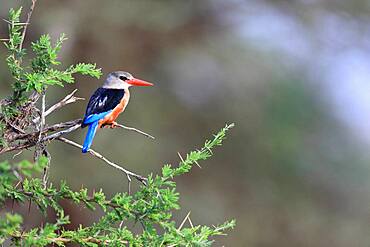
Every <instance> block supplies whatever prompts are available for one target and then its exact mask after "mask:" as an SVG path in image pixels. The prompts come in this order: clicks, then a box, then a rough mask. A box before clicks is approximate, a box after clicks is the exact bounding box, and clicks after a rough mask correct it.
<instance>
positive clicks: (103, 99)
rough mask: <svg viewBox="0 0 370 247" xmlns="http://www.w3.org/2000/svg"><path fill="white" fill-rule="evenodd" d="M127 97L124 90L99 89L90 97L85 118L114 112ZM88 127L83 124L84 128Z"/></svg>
mask: <svg viewBox="0 0 370 247" xmlns="http://www.w3.org/2000/svg"><path fill="white" fill-rule="evenodd" d="M124 95H125V90H124V89H112V88H102V87H100V88H98V89H97V90H96V91H95V92H94V94H93V95H92V96H91V97H90V100H89V103H88V104H87V108H86V113H85V117H84V120H85V118H86V117H88V116H90V115H93V114H99V113H103V112H107V111H110V110H113V109H114V108H115V107H116V106H117V105H118V104H119V103H120V101H121V100H122V98H123V96H124ZM85 126H86V125H84V124H82V127H85Z"/></svg>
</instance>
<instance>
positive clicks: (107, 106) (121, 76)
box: [81, 71, 153, 153]
mask: <svg viewBox="0 0 370 247" xmlns="http://www.w3.org/2000/svg"><path fill="white" fill-rule="evenodd" d="M131 86H153V84H152V83H150V82H147V81H143V80H140V79H137V78H135V77H133V76H132V75H131V74H130V73H128V72H124V71H115V72H112V73H109V74H108V76H107V79H106V80H105V82H104V84H103V86H102V87H99V88H98V89H97V90H96V91H95V92H94V94H93V95H92V96H91V97H90V100H89V103H88V104H87V107H86V113H85V116H84V119H83V120H82V124H81V127H82V128H84V127H86V126H88V130H87V134H86V137H85V141H84V144H83V147H82V153H86V152H87V151H88V150H89V148H90V147H91V144H92V141H93V139H94V136H95V133H96V130H97V128H102V127H106V126H109V127H111V128H114V127H116V125H117V122H115V120H116V118H117V117H118V116H119V114H121V113H122V112H123V111H124V110H125V108H126V106H127V104H128V102H129V100H130V92H129V90H128V89H129V87H131Z"/></svg>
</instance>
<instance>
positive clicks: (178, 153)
mask: <svg viewBox="0 0 370 247" xmlns="http://www.w3.org/2000/svg"><path fill="white" fill-rule="evenodd" d="M177 155H178V156H179V157H180V160H181V162H182V163H185V161H184V159H183V158H182V156H181V154H180V152H177Z"/></svg>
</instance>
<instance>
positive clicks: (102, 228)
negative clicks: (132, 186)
mask: <svg viewBox="0 0 370 247" xmlns="http://www.w3.org/2000/svg"><path fill="white" fill-rule="evenodd" d="M231 127H233V125H227V126H226V127H225V128H223V129H222V130H221V131H220V132H218V133H217V134H216V135H215V136H214V138H213V139H212V140H210V141H206V143H205V145H204V146H203V147H202V148H201V149H200V150H196V151H192V152H190V153H189V154H188V155H187V156H186V159H185V160H183V161H181V162H180V163H179V165H178V166H177V167H172V166H171V165H165V166H164V167H163V168H162V174H161V175H156V176H154V175H150V176H149V178H148V181H147V185H146V186H144V185H142V186H141V187H140V189H139V190H138V191H137V192H136V193H135V194H133V195H128V194H127V193H117V194H116V195H114V196H113V197H112V198H111V199H110V200H109V199H107V198H106V196H105V194H104V193H103V191H101V190H100V191H95V192H92V193H91V192H89V191H88V190H87V189H86V188H82V189H80V190H79V191H73V190H72V189H70V188H69V186H68V185H67V184H66V183H65V182H61V183H60V185H59V186H58V187H55V186H53V185H49V186H47V187H45V186H44V185H43V183H42V180H41V179H39V178H35V177H31V175H32V174H34V173H38V172H40V171H42V170H43V168H44V167H45V166H46V163H47V160H46V158H45V157H41V158H40V160H39V161H38V162H36V163H34V164H33V163H30V162H27V161H23V162H21V163H18V164H16V165H10V164H9V163H8V162H2V163H0V201H1V202H5V200H14V201H17V202H27V201H30V202H32V203H34V204H36V205H37V206H38V208H39V209H40V210H41V212H43V213H44V214H46V212H47V209H48V208H52V209H53V210H54V211H55V212H56V213H57V215H58V219H57V222H56V223H54V224H46V225H45V226H44V227H39V228H35V229H31V230H30V231H27V232H25V231H22V230H21V223H22V218H21V217H20V216H19V215H16V214H14V215H11V214H7V215H6V216H5V218H3V219H1V220H0V242H1V241H5V239H8V238H10V239H12V241H13V244H17V243H19V242H20V241H22V244H23V245H24V246H46V245H48V244H52V243H54V244H56V245H58V246H65V244H67V243H69V242H75V243H78V244H80V245H83V246H101V245H109V246H122V245H127V244H128V245H129V246H210V245H211V244H212V240H210V237H212V236H217V235H223V234H224V231H225V230H227V229H229V228H233V227H234V225H235V221H229V222H226V223H224V224H222V225H219V226H215V227H208V226H200V225H199V226H192V225H191V226H190V227H183V226H181V227H178V226H176V223H175V222H174V221H173V219H172V213H173V210H177V209H180V205H179V204H178V201H179V193H178V192H176V183H175V181H174V180H173V179H174V178H175V177H176V176H179V175H182V174H184V173H187V172H189V171H190V169H191V168H192V166H193V165H194V164H196V163H197V162H198V161H201V160H205V159H207V158H209V157H211V156H212V154H213V152H212V149H214V148H215V147H216V146H219V145H221V144H222V141H223V140H224V139H225V136H226V132H227V131H228V130H229V129H230V128H231ZM17 174H23V175H24V176H25V178H24V179H23V181H22V183H21V184H22V186H19V175H17ZM62 199H67V200H70V201H72V202H74V203H76V204H83V205H84V206H85V207H86V208H88V209H90V210H96V207H100V208H101V209H102V210H103V212H104V213H105V215H104V216H102V217H101V218H100V220H99V221H98V222H96V223H94V224H93V225H91V226H86V227H84V226H80V227H79V228H78V229H76V230H64V228H63V226H64V225H66V224H68V223H69V222H70V219H69V217H68V216H67V215H65V214H64V210H63V208H62V207H61V206H60V204H59V202H60V200H62ZM130 221H131V222H136V223H140V224H141V225H142V227H143V231H142V232H141V233H140V234H134V233H133V232H132V231H131V230H129V229H128V228H127V227H126V226H122V227H120V226H119V225H120V222H124V225H128V224H127V223H128V222H130Z"/></svg>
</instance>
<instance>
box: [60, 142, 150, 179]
mask: <svg viewBox="0 0 370 247" xmlns="http://www.w3.org/2000/svg"><path fill="white" fill-rule="evenodd" d="M56 140H58V141H61V142H64V143H66V144H69V145H71V146H74V147H77V148H79V149H82V146H81V145H80V144H78V143H76V142H74V141H71V140H69V139H66V138H64V137H58V138H56ZM88 152H89V153H90V154H91V155H92V156H95V157H96V158H98V159H101V160H102V161H104V162H105V163H107V164H108V165H110V166H112V167H114V168H116V169H118V170H120V171H122V172H124V173H125V174H126V176H127V177H129V176H132V177H134V178H136V179H137V180H138V181H140V182H142V183H143V184H144V185H146V181H147V179H146V178H145V177H143V176H140V175H138V174H136V173H133V172H131V171H129V170H126V169H125V168H123V167H120V166H119V165H117V164H115V163H113V162H112V161H110V160H108V159H107V158H105V157H104V156H103V155H101V154H100V153H98V152H96V151H94V150H92V149H89V150H88Z"/></svg>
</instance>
